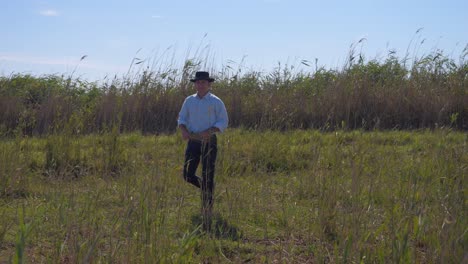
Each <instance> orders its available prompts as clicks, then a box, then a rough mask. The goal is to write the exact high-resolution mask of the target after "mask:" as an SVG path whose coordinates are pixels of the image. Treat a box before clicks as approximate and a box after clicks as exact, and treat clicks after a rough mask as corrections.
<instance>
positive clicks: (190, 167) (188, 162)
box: [183, 140, 201, 188]
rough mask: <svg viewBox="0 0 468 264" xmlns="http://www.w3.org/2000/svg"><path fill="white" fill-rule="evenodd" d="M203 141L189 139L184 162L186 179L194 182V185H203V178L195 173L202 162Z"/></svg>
mask: <svg viewBox="0 0 468 264" xmlns="http://www.w3.org/2000/svg"><path fill="white" fill-rule="evenodd" d="M200 155H201V143H200V142H196V141H192V140H189V142H188V143H187V149H186V150H185V163H184V172H183V176H184V180H185V181H187V182H189V183H191V184H193V185H194V186H196V187H198V188H200V187H201V179H200V177H198V176H196V175H195V173H196V171H197V168H198V164H199V163H200Z"/></svg>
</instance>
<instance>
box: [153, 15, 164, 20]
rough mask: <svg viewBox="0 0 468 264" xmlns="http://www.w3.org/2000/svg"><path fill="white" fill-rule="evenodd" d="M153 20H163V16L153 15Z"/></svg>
mask: <svg viewBox="0 0 468 264" xmlns="http://www.w3.org/2000/svg"><path fill="white" fill-rule="evenodd" d="M151 18H154V19H161V18H163V16H160V15H152V16H151Z"/></svg>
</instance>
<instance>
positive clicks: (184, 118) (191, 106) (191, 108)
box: [177, 92, 229, 133]
mask: <svg viewBox="0 0 468 264" xmlns="http://www.w3.org/2000/svg"><path fill="white" fill-rule="evenodd" d="M228 122H229V120H228V115H227V111H226V107H225V106H224V103H223V101H221V99H219V98H218V97H217V96H216V95H214V94H212V93H210V92H208V93H207V94H206V95H205V96H203V98H200V97H199V96H198V95H197V94H194V95H191V96H189V97H187V98H186V99H185V101H184V104H183V105H182V108H181V109H180V112H179V118H178V120H177V124H178V125H185V126H186V127H187V129H188V131H189V132H191V133H200V132H202V131H205V130H207V129H208V128H210V127H217V128H218V129H219V130H220V131H221V132H223V131H224V130H225V129H226V128H227V126H228Z"/></svg>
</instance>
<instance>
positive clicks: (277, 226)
mask: <svg viewBox="0 0 468 264" xmlns="http://www.w3.org/2000/svg"><path fill="white" fill-rule="evenodd" d="M467 140H468V135H467V134H466V133H464V132H455V131H451V130H448V129H445V130H419V131H413V132H402V131H387V132H363V131H336V132H328V133H325V132H319V131H315V130H294V131H289V132H269V131H264V132H259V131H250V130H243V129H231V130H229V131H228V132H227V133H225V134H221V135H220V137H219V148H220V151H219V154H218V160H217V168H216V170H217V171H216V188H215V193H216V198H215V208H214V210H215V221H214V223H213V224H214V228H213V230H214V231H213V232H212V233H210V234H205V233H203V232H201V231H200V224H201V220H200V219H201V216H200V205H201V202H200V193H199V191H198V190H196V189H195V188H193V187H192V186H191V185H189V184H187V183H185V182H184V181H183V179H182V176H181V171H182V163H183V152H184V148H185V144H184V142H183V141H182V139H181V138H180V136H179V135H178V134H177V135H175V134H174V135H159V136H143V135H140V134H135V133H134V134H118V133H117V132H116V131H113V132H109V133H106V134H101V135H87V136H73V135H66V134H61V135H48V136H45V137H41V138H37V137H36V138H29V137H18V138H10V139H5V138H4V139H2V140H1V141H0V187H1V189H0V216H1V217H0V262H2V263H3V262H10V261H13V262H28V263H32V262H35V263H58V262H63V263H77V262H80V263H82V262H93V263H96V262H106V263H141V262H146V263H155V262H158V263H173V262H175V263H190V262H194V263H199V262H205V263H229V262H233V263H239V262H253V263H274V262H280V263H291V262H292V263H323V262H326V263H327V262H331V263H336V262H350V263H358V262H362V263H375V262H378V263H383V262H393V263H397V262H398V263H400V262H403V263H414V262H419V263H421V262H424V263H462V262H464V261H467V258H468V256H467V253H466V252H468V250H467V245H468V243H467V242H468V241H467V240H468V235H467V228H468V220H467V219H468V218H467V212H468V210H467V205H468V203H467V199H466V197H467V190H466V175H468V172H467V170H468V148H467Z"/></svg>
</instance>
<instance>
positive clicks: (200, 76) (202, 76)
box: [190, 71, 215, 82]
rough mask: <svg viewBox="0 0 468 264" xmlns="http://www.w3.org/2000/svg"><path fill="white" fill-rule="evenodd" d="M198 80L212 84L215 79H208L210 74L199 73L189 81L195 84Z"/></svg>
mask: <svg viewBox="0 0 468 264" xmlns="http://www.w3.org/2000/svg"><path fill="white" fill-rule="evenodd" d="M198 80H207V81H209V82H214V80H215V79H213V78H210V74H209V73H208V72H205V71H199V72H196V73H195V78H194V79H190V81H191V82H196V81H198Z"/></svg>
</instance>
